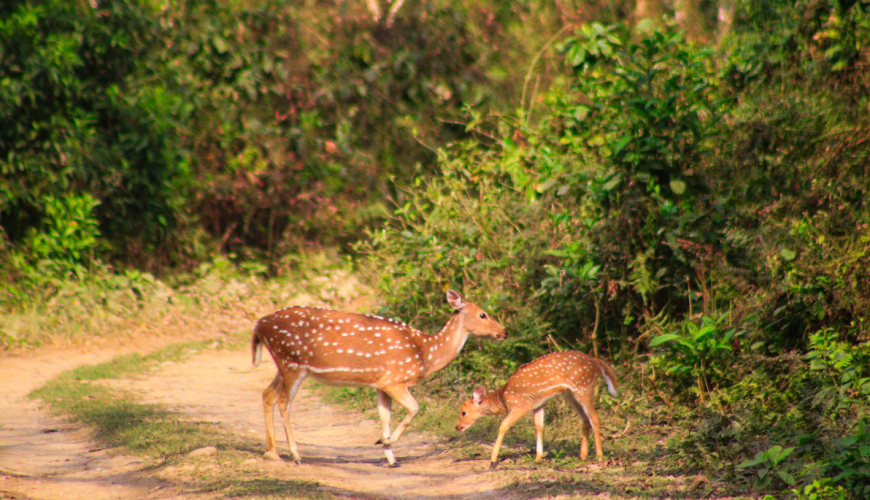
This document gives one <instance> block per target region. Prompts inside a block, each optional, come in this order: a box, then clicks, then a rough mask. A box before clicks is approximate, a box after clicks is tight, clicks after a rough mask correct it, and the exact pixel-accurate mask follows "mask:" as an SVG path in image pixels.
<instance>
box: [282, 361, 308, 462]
mask: <svg viewBox="0 0 870 500" xmlns="http://www.w3.org/2000/svg"><path fill="white" fill-rule="evenodd" d="M307 376H308V370H305V369H297V370H287V371H285V372H284V377H283V378H284V380H283V382H282V383H281V386H282V387H283V388H284V390H283V391H280V392H279V393H278V411H280V412H281V419H282V420H283V421H284V434H285V435H286V436H287V445H288V446H289V447H290V455H292V456H293V460H294V461H295V462H296V463H297V464H301V463H302V457H300V456H299V450H298V449H297V448H296V438H295V437H294V436H293V429H292V428H291V427H290V405H292V404H293V399H294V398H295V397H296V392H297V391H299V386H301V385H302V382H303V381H304V380H305V377H307Z"/></svg>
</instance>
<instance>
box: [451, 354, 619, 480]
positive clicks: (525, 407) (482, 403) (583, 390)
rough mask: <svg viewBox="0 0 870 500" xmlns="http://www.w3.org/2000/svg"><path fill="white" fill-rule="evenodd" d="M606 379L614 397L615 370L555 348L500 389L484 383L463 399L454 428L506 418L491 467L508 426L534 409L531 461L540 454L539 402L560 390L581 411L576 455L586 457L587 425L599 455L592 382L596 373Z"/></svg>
mask: <svg viewBox="0 0 870 500" xmlns="http://www.w3.org/2000/svg"><path fill="white" fill-rule="evenodd" d="M599 375H600V376H601V377H603V378H604V381H605V382H607V388H608V389H609V390H610V394H612V395H613V396H616V395H617V393H616V374H615V373H613V369H612V368H610V366H608V365H607V363H605V362H604V361H601V360H600V359H596V358H593V357H591V356H587V355H586V354H583V353H582V352H574V351H565V352H554V353H552V354H547V355H546V356H542V357H540V358H538V359H536V360H534V361H532V362H531V363H528V364H525V365H523V366H521V367H520V368H519V370H517V371H516V373H514V374H513V375H511V376H510V378H508V380H507V383H505V385H504V387H502V388H501V389H499V390H497V391H495V392H491V393H489V394H487V393H486V387H478V388H477V389H475V390H474V392H473V393H472V397H471V399H469V400H466V401H465V402H464V403H462V409H461V410H460V413H459V421H458V422H457V423H456V430H458V431H464V430H465V429H468V428H469V427H470V426H471V424H473V423H474V421H475V420H477V419H478V418H480V417H482V416H484V415H502V414H505V413H507V416H506V417H505V418H504V420H502V422H501V425H500V426H499V428H498V438H497V439H496V440H495V446H493V448H492V458H491V460H490V463H489V466H490V468H495V461H496V459H497V458H498V451H499V448H501V442H502V439H504V435H505V433H506V432H507V431H508V429H510V428H511V426H512V425H514V424H515V423H516V422H517V420H519V419H520V418H521V417H522V416H523V415H525V414H526V413H528V412H530V411H532V410H534V412H535V413H534V422H535V437H536V439H537V443H536V448H535V460H536V461H537V460H541V458H543V456H544V441H543V436H544V403H546V402H547V401H548V400H549V399H550V398H552V397H554V396H557V395H559V394H562V395H563V396H564V398H565V400H566V401H568V403H569V404H570V405H571V407H572V408H574V411H576V412H577V413H579V414H580V418H581V419H582V420H583V441H582V444H581V445H580V458H581V459H583V460H586V456H587V455H588V454H589V428H590V427H591V428H592V429H593V430H594V431H595V453H596V456H597V457H598V459H599V460H600V459H602V458H603V456H604V455H603V454H602V453H601V430H600V428H599V425H598V412H597V411H595V406H593V399H594V395H595V393H594V390H593V389H594V388H595V382H596V380H597V379H598V376H599Z"/></svg>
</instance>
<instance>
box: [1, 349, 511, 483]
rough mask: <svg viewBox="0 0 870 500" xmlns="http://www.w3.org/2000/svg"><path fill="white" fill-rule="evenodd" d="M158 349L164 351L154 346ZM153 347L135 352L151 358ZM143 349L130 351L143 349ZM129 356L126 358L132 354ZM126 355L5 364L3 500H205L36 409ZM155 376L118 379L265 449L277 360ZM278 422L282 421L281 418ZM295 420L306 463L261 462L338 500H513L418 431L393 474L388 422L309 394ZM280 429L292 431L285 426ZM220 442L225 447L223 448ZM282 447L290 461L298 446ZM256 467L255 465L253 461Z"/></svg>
mask: <svg viewBox="0 0 870 500" xmlns="http://www.w3.org/2000/svg"><path fill="white" fill-rule="evenodd" d="M154 347H155V348H156V346H154ZM142 348H143V346H141V345H138V346H136V347H135V349H137V350H141V349H142ZM132 349H134V348H133V347H131V348H129V349H127V350H128V351H129V350H132ZM122 352H123V351H122ZM122 352H119V351H95V352H87V353H81V352H79V353H75V354H73V355H70V353H68V352H55V353H45V354H42V355H40V356H38V357H33V358H17V359H5V360H3V362H2V366H0V394H2V397H0V474H2V475H3V476H4V478H3V480H2V481H0V492H4V493H3V495H5V496H0V498H15V499H19V498H33V499H53V498H86V499H88V500H101V499H109V498H126V499H146V498H193V497H201V496H209V495H204V494H192V493H190V492H189V491H186V489H185V488H184V485H175V484H172V483H167V481H166V480H165V479H162V478H160V477H157V476H155V475H153V474H152V471H151V470H150V469H151V468H149V467H145V462H146V461H145V460H143V459H141V458H137V457H130V456H124V455H119V454H116V453H110V452H108V451H106V450H95V448H96V445H94V444H92V443H91V442H89V441H88V433H87V430H86V429H77V428H74V427H72V426H70V425H69V424H68V423H65V422H64V421H62V420H60V419H56V418H52V417H50V416H48V415H47V414H46V413H45V412H44V411H42V409H40V407H39V405H38V403H34V402H31V401H28V400H26V399H25V395H26V394H27V392H29V391H30V390H32V389H34V388H36V387H38V386H39V385H41V384H42V383H44V382H46V381H47V380H49V379H50V378H52V377H54V376H55V375H57V374H58V373H60V372H61V371H63V370H66V369H69V368H72V367H74V366H78V365H81V364H93V363H99V362H103V361H107V360H109V359H111V357H113V356H115V355H117V354H121V353H122ZM158 368H159V369H156V370H153V371H152V372H151V373H150V374H149V375H148V376H143V377H137V378H136V379H126V380H116V381H111V383H112V385H115V386H118V387H123V388H125V389H129V390H133V391H135V392H136V393H138V394H140V395H141V398H142V400H143V402H148V403H158V404H161V405H164V406H167V407H170V408H173V409H175V410H177V411H179V412H182V413H184V414H188V415H190V417H191V419H194V420H197V421H207V422H215V423H218V424H219V425H221V426H223V427H224V428H226V429H229V430H230V431H231V432H233V433H238V434H239V435H242V436H247V437H251V438H253V439H256V440H262V439H263V433H264V431H263V417H262V406H261V404H260V397H259V394H260V392H261V391H262V389H263V388H264V387H266V385H268V383H269V382H270V381H271V379H272V377H273V376H274V373H275V371H274V365H272V364H271V362H268V363H267V362H265V360H264V363H263V364H261V365H260V367H258V368H257V369H252V368H251V365H250V359H249V355H248V353H247V352H244V351H232V352H228V351H220V350H203V351H202V352H199V353H197V354H194V355H193V356H191V357H190V358H188V359H187V360H186V361H184V362H181V363H164V364H163V365H161V366H159V367H158ZM276 417H277V418H280V417H278V416H277V412H276ZM293 422H294V429H295V431H296V436H297V440H298V442H299V443H300V452H301V453H302V456H303V460H304V464H303V465H301V466H298V465H295V464H292V463H290V462H288V461H286V459H285V461H283V462H273V461H268V460H264V459H262V458H261V457H260V456H258V455H253V454H252V457H256V461H257V466H258V467H260V468H261V469H262V470H264V471H266V473H267V474H268V475H269V476H272V477H276V478H283V479H301V480H311V481H317V482H319V483H320V484H321V485H323V489H324V490H326V491H330V492H333V493H335V494H336V495H337V496H342V497H343V496H353V495H356V494H359V495H361V496H365V497H367V498H469V499H475V498H510V497H511V495H510V493H509V491H508V490H506V489H505V481H506V480H507V479H508V478H507V477H506V476H504V475H503V474H500V473H498V472H496V473H493V472H490V471H488V470H487V469H486V467H485V466H486V464H485V463H484V462H483V461H479V460H474V461H463V460H457V457H456V456H455V454H454V453H453V452H452V450H451V449H450V448H449V447H448V446H447V444H446V443H445V442H444V441H443V440H441V439H440V438H436V437H433V436H431V435H428V434H426V433H425V432H422V431H420V430H419V429H414V428H413V426H412V427H411V429H410V430H409V432H407V433H406V434H405V436H403V437H402V440H401V441H400V442H399V443H398V444H397V445H395V446H394V450H395V452H396V456H397V459H398V460H399V461H400V463H401V465H402V467H401V468H398V469H388V468H386V467H385V460H384V456H383V452H382V451H381V448H380V447H378V446H373V443H374V441H375V439H376V438H377V436H378V434H379V424H378V422H376V421H375V420H373V419H371V418H369V417H366V416H365V415H363V414H359V413H353V412H347V411H343V410H340V409H337V408H335V407H332V406H329V405H327V404H325V403H324V402H323V401H321V400H320V398H318V397H317V395H316V394H312V391H311V390H310V388H306V386H303V388H302V390H301V391H300V393H299V394H298V396H297V398H296V402H295V403H294V408H293ZM276 423H277V424H278V426H279V427H278V428H279V429H280V422H276ZM216 444H217V443H216ZM282 444H283V445H284V446H283V448H280V450H281V452H282V453H286V452H287V450H286V444H285V443H282ZM253 459H254V458H252V459H251V460H253Z"/></svg>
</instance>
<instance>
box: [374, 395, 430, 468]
mask: <svg viewBox="0 0 870 500" xmlns="http://www.w3.org/2000/svg"><path fill="white" fill-rule="evenodd" d="M381 392H383V393H384V395H385V396H386V397H387V398H392V399H395V400H396V402H397V403H399V405H401V406H402V408H404V409H405V410H407V412H408V414H407V415H405V418H403V419H402V421H401V422H399V425H397V426H396V428H395V429H394V430H393V433H392V434H391V435H390V437H389V441H387V442H384V454H385V455H386V456H387V462H390V466H391V467H395V466H396V459H395V458H393V451H392V447H391V445H392V444H393V443H395V442H396V441H398V440H399V438H400V437H402V433H403V432H405V429H407V428H408V426H409V425H410V424H411V421H412V420H414V417H416V416H417V413H419V412H420V406H419V405H417V400H415V399H414V396H412V395H411V393H410V392H408V388H407V387H405V386H400V387H385V388H384V389H383V390H382V391H380V390H379V391H378V396H379V397H378V409H379V410H380V408H381V405H380V401H381V399H380V393H381ZM381 418H382V419H383V414H382V416H381ZM387 418H389V406H388V407H387ZM382 425H383V426H384V428H385V430H384V432H389V420H387V421H386V422H384V421H383V420H382ZM391 459H392V460H391Z"/></svg>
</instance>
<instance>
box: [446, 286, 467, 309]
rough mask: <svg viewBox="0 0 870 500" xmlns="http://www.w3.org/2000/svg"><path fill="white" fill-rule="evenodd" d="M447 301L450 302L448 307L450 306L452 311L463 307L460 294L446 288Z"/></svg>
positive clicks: (463, 303)
mask: <svg viewBox="0 0 870 500" xmlns="http://www.w3.org/2000/svg"><path fill="white" fill-rule="evenodd" d="M447 303H448V304H450V307H452V308H453V310H454V311H458V310H460V309H462V308H463V307H465V301H464V300H462V295H459V292H457V291H455V290H447Z"/></svg>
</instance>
